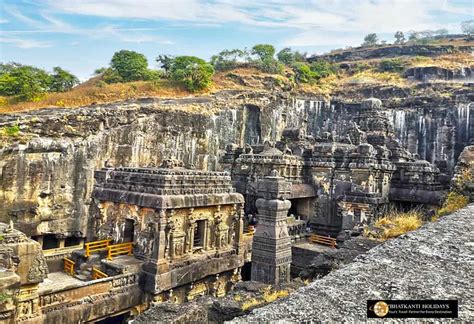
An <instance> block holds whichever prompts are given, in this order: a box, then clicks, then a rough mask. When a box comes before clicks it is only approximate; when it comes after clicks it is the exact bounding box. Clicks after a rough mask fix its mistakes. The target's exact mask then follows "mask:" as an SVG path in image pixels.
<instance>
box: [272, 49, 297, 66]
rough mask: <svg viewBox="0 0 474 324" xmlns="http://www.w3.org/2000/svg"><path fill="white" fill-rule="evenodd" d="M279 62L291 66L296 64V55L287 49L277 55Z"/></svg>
mask: <svg viewBox="0 0 474 324" xmlns="http://www.w3.org/2000/svg"><path fill="white" fill-rule="evenodd" d="M276 56H277V58H278V61H280V62H281V63H283V64H285V65H291V64H293V63H294V62H295V54H294V53H293V51H292V50H291V48H289V47H285V48H284V49H282V50H281V51H279V52H278V53H277V55H276Z"/></svg>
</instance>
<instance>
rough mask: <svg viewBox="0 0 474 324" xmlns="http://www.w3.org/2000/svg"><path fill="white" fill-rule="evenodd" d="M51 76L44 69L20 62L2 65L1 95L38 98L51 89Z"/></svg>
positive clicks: (22, 98) (30, 98)
mask: <svg viewBox="0 0 474 324" xmlns="http://www.w3.org/2000/svg"><path fill="white" fill-rule="evenodd" d="M51 81H52V80H51V76H50V75H49V74H48V73H47V72H46V71H44V70H42V69H38V68H35V67H33V66H28V65H21V64H18V63H10V64H2V65H0V95H3V96H14V97H15V98H17V99H18V100H22V101H23V100H27V101H30V100H37V99H39V98H41V97H42V96H43V94H44V93H46V92H48V91H50V86H51Z"/></svg>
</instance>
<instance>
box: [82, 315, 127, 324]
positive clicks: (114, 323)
mask: <svg viewBox="0 0 474 324" xmlns="http://www.w3.org/2000/svg"><path fill="white" fill-rule="evenodd" d="M129 319H130V312H126V313H123V314H119V315H116V316H111V317H108V318H105V319H103V320H100V321H96V322H94V323H95V324H125V323H128V320H129ZM89 323H92V322H89Z"/></svg>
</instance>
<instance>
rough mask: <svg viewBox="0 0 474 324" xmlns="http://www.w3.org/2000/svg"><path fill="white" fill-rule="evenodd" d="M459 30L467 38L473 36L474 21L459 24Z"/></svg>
mask: <svg viewBox="0 0 474 324" xmlns="http://www.w3.org/2000/svg"><path fill="white" fill-rule="evenodd" d="M461 30H462V32H463V33H464V34H466V35H467V36H471V35H473V34H474V19H471V20H466V21H463V22H462V23H461Z"/></svg>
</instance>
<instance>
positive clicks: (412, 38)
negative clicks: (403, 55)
mask: <svg viewBox="0 0 474 324" xmlns="http://www.w3.org/2000/svg"><path fill="white" fill-rule="evenodd" d="M420 38H421V35H420V33H419V32H417V31H412V32H410V36H409V37H408V40H409V41H417V40H419V39H420Z"/></svg>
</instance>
